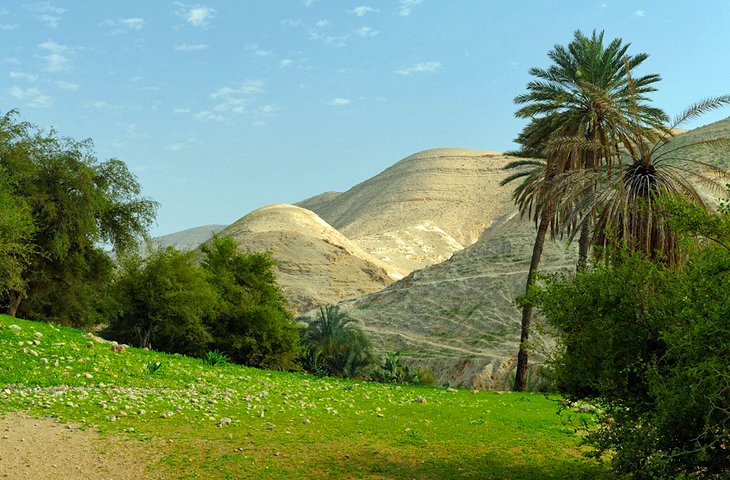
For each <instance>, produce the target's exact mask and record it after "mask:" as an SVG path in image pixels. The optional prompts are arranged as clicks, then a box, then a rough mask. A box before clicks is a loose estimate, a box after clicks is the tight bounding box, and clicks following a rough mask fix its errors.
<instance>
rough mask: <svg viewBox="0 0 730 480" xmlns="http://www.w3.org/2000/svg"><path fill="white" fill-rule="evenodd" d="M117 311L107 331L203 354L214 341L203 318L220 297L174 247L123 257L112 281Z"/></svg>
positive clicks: (159, 346) (126, 340)
mask: <svg viewBox="0 0 730 480" xmlns="http://www.w3.org/2000/svg"><path fill="white" fill-rule="evenodd" d="M113 293H114V298H115V301H116V313H115V315H113V317H112V318H111V320H110V322H109V326H108V328H107V331H106V335H108V336H109V337H110V338H113V339H115V340H118V341H120V342H123V343H127V344H130V345H135V346H138V347H142V348H155V349H157V350H161V351H166V352H172V353H183V354H187V355H193V356H202V355H203V354H204V353H206V352H207V351H208V349H209V344H210V342H211V340H212V338H211V336H210V334H209V333H208V331H207V329H206V327H205V324H204V322H203V317H204V316H205V315H207V314H209V313H210V312H212V311H214V310H215V308H216V305H217V302H218V296H217V295H216V292H215V291H214V290H213V288H212V287H211V286H210V285H209V284H208V282H207V281H206V278H205V272H204V271H203V270H202V269H201V268H200V267H199V266H197V265H195V264H194V263H193V253H182V252H179V251H177V250H175V249H173V248H172V247H169V248H167V249H161V250H157V251H154V252H152V253H151V254H150V255H149V256H147V257H145V258H143V257H141V256H140V255H138V254H132V255H130V256H126V257H123V258H122V259H121V260H120V267H119V270H118V272H117V278H116V279H115V282H114V286H113Z"/></svg>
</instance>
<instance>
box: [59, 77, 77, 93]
mask: <svg viewBox="0 0 730 480" xmlns="http://www.w3.org/2000/svg"><path fill="white" fill-rule="evenodd" d="M56 86H57V87H58V88H60V89H61V90H68V91H74V90H78V89H79V87H81V85H79V84H78V83H71V82H65V81H63V80H59V81H58V82H56Z"/></svg>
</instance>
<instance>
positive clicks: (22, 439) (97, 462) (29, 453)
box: [0, 413, 163, 480]
mask: <svg viewBox="0 0 730 480" xmlns="http://www.w3.org/2000/svg"><path fill="white" fill-rule="evenodd" d="M154 458H155V454H154V452H153V451H152V448H151V446H150V445H148V444H144V443H142V442H138V441H134V440H126V439H119V438H115V437H114V436H110V435H109V436H106V435H105V436H104V437H101V436H100V435H99V434H98V433H96V432H94V431H91V430H82V429H81V428H80V426H79V425H73V424H63V423H59V422H57V421H56V420H53V419H37V418H32V417H28V416H25V415H22V414H18V413H11V414H8V415H7V416H5V417H3V418H0V479H4V478H9V479H13V480H25V479H27V480H37V479H44V480H46V479H47V480H55V479H58V480H86V479H89V480H92V479H93V480H102V479H103V480H133V479H140V478H163V477H162V475H158V474H156V473H155V472H154V471H153V470H149V469H148V467H147V465H148V462H149V461H150V460H151V459H154Z"/></svg>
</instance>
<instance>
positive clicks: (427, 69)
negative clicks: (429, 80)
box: [395, 62, 441, 75]
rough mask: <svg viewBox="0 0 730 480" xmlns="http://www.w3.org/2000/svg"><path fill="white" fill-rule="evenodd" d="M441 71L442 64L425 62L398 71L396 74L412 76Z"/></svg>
mask: <svg viewBox="0 0 730 480" xmlns="http://www.w3.org/2000/svg"><path fill="white" fill-rule="evenodd" d="M440 69H441V62H424V63H417V64H415V65H411V66H410V67H406V68H402V69H400V70H396V72H395V73H397V74H399V75H411V74H412V73H435V72H437V71H438V70H440Z"/></svg>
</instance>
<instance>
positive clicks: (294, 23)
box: [281, 18, 304, 28]
mask: <svg viewBox="0 0 730 480" xmlns="http://www.w3.org/2000/svg"><path fill="white" fill-rule="evenodd" d="M302 24H304V22H303V21H302V19H301V18H297V19H294V18H286V19H284V20H282V21H281V25H282V26H284V27H291V28H295V27H301V26H302Z"/></svg>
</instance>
